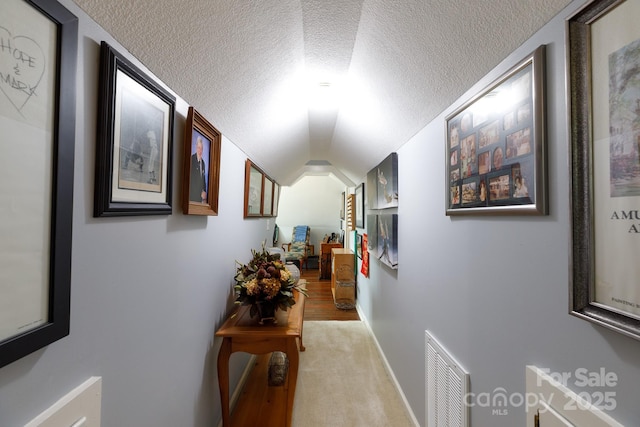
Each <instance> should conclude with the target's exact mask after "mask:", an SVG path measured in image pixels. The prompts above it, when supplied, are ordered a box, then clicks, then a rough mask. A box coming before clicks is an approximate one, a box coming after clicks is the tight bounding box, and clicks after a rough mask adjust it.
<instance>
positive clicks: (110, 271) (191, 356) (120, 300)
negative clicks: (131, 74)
mask: <svg viewBox="0 0 640 427" xmlns="http://www.w3.org/2000/svg"><path fill="white" fill-rule="evenodd" d="M62 4H64V5H65V6H66V7H67V8H68V9H70V10H71V11H72V12H73V13H74V14H75V15H76V16H78V17H80V34H79V61H78V82H77V120H76V149H75V159H76V163H75V197H74V209H73V212H74V220H73V261H72V263H73V266H72V281H71V333H70V335H69V336H68V337H66V338H64V339H62V340H60V341H57V342H55V343H53V344H51V345H49V346H48V347H46V348H44V349H41V350H39V351H36V352H35V353H33V354H31V355H29V356H27V357H24V358H22V359H20V360H18V361H16V362H14V363H12V364H10V365H8V366H6V367H4V368H2V369H0V426H2V427H15V426H21V425H24V424H25V423H26V422H28V421H30V420H31V419H32V418H33V417H35V416H36V415H37V414H39V413H40V412H41V411H43V410H44V409H46V408H47V407H49V406H50V405H51V404H52V403H54V402H55V401H57V400H58V399H59V398H61V397H62V396H63V395H64V394H66V393H67V392H69V391H71V390H72V389H73V388H75V387H76V386H78V385H80V384H81V383H82V382H84V381H85V380H86V379H87V378H89V377H90V376H93V375H98V376H102V377H103V400H102V405H103V406H102V425H103V426H105V427H110V426H112V427H126V426H139V427H144V426H148V427H158V426H167V427H169V426H171V427H173V426H211V425H214V424H215V423H217V422H218V420H219V419H220V403H219V393H218V386H217V376H216V371H215V369H216V364H215V362H216V357H217V354H218V348H219V345H220V343H219V342H218V340H214V338H213V336H214V333H215V330H216V329H217V327H218V326H220V324H221V321H222V320H223V319H224V318H225V317H226V314H227V310H228V309H229V308H232V306H233V302H232V301H233V298H232V277H233V273H234V271H235V260H236V259H237V260H245V259H246V260H248V258H249V257H250V256H251V252H250V249H251V248H259V247H260V244H261V241H262V240H263V239H268V240H267V241H270V239H271V236H272V233H273V221H271V223H270V224H271V225H270V227H269V226H268V225H267V222H266V220H262V219H252V220H244V219H243V194H244V193H243V191H244V162H245V160H246V156H245V155H244V153H242V152H241V151H240V150H239V149H238V148H237V147H236V146H235V145H233V143H232V142H230V141H229V140H227V139H226V138H223V142H222V167H221V175H220V197H219V206H220V208H219V215H218V216H217V217H201V216H187V215H183V214H182V211H181V208H180V206H181V204H180V188H181V185H180V182H181V176H182V157H183V156H182V143H183V133H184V122H185V116H186V113H187V108H188V106H187V104H186V103H185V102H184V101H183V100H180V99H179V100H178V104H177V112H178V114H177V117H176V129H175V139H174V149H173V155H174V163H173V164H174V171H173V192H174V197H173V207H174V209H173V215H171V216H147V217H139V218H133V217H128V218H126V217H124V218H109V219H104V218H100V219H94V218H93V217H92V206H93V181H94V155H95V135H96V109H97V105H98V99H97V92H98V63H99V44H100V41H101V40H106V41H108V42H109V43H110V44H112V45H114V46H115V47H116V48H117V49H118V50H119V51H120V52H122V53H126V50H125V49H122V48H121V47H120V46H119V45H118V44H117V43H116V42H115V40H113V39H112V37H111V36H109V35H108V34H106V33H105V32H104V31H103V30H102V29H100V28H98V27H97V26H96V25H95V23H93V21H90V20H88V19H87V18H86V17H85V16H86V15H84V14H83V13H82V11H81V10H79V8H77V7H76V6H75V4H73V3H72V2H71V1H69V0H62ZM127 56H128V57H129V59H132V60H134V62H135V63H136V64H137V65H138V66H139V67H142V66H141V64H140V63H138V62H137V61H135V59H134V58H132V57H131V56H130V55H127ZM143 69H144V68H143ZM208 119H209V120H210V121H211V122H212V123H213V124H214V125H215V120H216V118H215V117H208ZM247 360H248V358H247V357H246V356H243V355H242V354H236V355H233V356H232V358H231V363H232V367H231V370H232V383H233V384H232V385H233V386H235V383H237V381H238V378H239V376H240V373H241V372H242V370H243V369H244V367H245V365H246V361H247Z"/></svg>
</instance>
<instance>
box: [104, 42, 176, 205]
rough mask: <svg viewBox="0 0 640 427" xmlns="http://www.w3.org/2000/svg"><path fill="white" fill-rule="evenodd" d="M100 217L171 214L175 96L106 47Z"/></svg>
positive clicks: (106, 45) (106, 44) (109, 47)
mask: <svg viewBox="0 0 640 427" xmlns="http://www.w3.org/2000/svg"><path fill="white" fill-rule="evenodd" d="M99 81H100V88H99V105H98V146H97V149H96V171H95V173H96V183H95V196H94V197H95V198H94V211H93V216H94V217H106V216H123V215H167V214H171V192H172V175H171V166H172V144H173V126H174V114H175V97H174V96H173V95H171V94H170V93H169V92H168V91H166V90H165V89H164V88H163V87H162V86H160V85H159V84H158V83H156V82H155V81H154V80H152V79H151V78H150V77H149V76H147V75H145V74H144V73H143V72H142V71H141V70H140V69H138V68H137V67H135V66H134V65H133V64H132V63H131V62H130V61H129V60H127V59H126V58H125V57H124V56H123V55H122V54H120V53H119V52H117V51H116V50H115V49H113V48H112V47H111V46H110V45H109V44H108V43H106V42H104V41H103V42H102V43H101V46H100V76H99Z"/></svg>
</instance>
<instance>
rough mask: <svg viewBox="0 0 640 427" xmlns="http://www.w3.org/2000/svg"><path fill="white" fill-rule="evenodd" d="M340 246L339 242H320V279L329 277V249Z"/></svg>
mask: <svg viewBox="0 0 640 427" xmlns="http://www.w3.org/2000/svg"><path fill="white" fill-rule="evenodd" d="M333 248H342V245H341V244H340V243H322V245H321V246H320V263H319V265H318V268H319V269H320V276H319V278H320V279H331V249H333Z"/></svg>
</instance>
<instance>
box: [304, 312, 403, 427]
mask: <svg viewBox="0 0 640 427" xmlns="http://www.w3.org/2000/svg"><path fill="white" fill-rule="evenodd" d="M303 342H304V345H305V347H306V351H304V352H301V353H300V367H299V369H298V382H297V387H296V395H295V403H294V405H293V420H292V424H293V427H337V426H340V427H376V426H380V427H405V426H406V427H415V425H414V424H413V423H412V421H411V419H410V417H409V415H408V414H407V410H406V409H405V406H404V404H403V402H402V398H401V397H400V394H399V393H398V391H397V390H396V388H395V387H394V385H393V382H392V379H391V378H390V376H389V374H388V373H387V371H386V369H385V368H384V365H383V361H382V359H381V358H380V355H379V353H378V350H377V348H376V345H375V342H374V340H373V338H372V337H371V335H370V334H369V330H368V329H367V327H366V325H365V324H364V323H363V322H362V321H306V322H304V330H303Z"/></svg>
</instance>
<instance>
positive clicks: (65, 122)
mask: <svg viewBox="0 0 640 427" xmlns="http://www.w3.org/2000/svg"><path fill="white" fill-rule="evenodd" d="M25 3H27V4H29V5H32V6H33V7H34V12H35V15H34V16H38V17H40V14H41V15H44V16H45V17H46V18H47V19H49V20H50V21H51V22H53V23H54V25H55V26H56V27H57V30H58V31H57V40H55V41H54V43H55V44H56V58H55V69H56V71H55V75H56V82H55V83H54V84H53V87H54V92H55V93H54V94H53V96H54V102H53V104H54V109H55V111H54V114H53V117H54V125H53V126H54V128H53V133H52V143H53V145H54V148H53V157H52V163H53V164H52V171H53V175H52V177H51V195H52V197H51V205H50V208H51V210H50V224H49V231H50V235H49V268H48V273H49V275H48V278H47V279H48V313H47V319H46V320H44V322H43V323H42V324H39V325H38V326H35V327H33V328H30V329H29V328H25V331H24V332H21V333H18V334H16V335H13V336H11V337H9V338H6V339H4V340H3V341H1V342H0V367H3V366H6V365H8V364H10V363H12V362H14V361H16V360H18V359H20V358H23V357H24V356H26V355H28V354H30V353H33V352H34V351H36V350H39V349H41V348H43V347H45V346H47V345H49V344H51V343H53V342H55V341H57V340H59V339H61V338H63V337H65V336H67V335H69V323H70V318H69V313H70V295H71V242H72V227H73V172H74V147H75V120H76V64H77V52H78V18H77V17H76V16H75V15H73V14H72V13H71V12H69V11H68V10H67V9H66V8H65V7H64V6H62V5H61V4H59V3H58V2H55V1H51V0H25Z"/></svg>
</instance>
